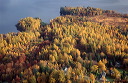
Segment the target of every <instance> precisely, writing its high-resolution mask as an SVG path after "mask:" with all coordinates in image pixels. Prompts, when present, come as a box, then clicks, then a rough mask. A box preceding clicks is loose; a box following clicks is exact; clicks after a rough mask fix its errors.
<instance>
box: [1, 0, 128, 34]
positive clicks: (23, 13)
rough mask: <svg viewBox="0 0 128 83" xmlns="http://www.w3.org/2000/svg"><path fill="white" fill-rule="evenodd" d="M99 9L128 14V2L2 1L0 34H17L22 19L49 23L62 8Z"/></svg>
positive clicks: (108, 0)
mask: <svg viewBox="0 0 128 83" xmlns="http://www.w3.org/2000/svg"><path fill="white" fill-rule="evenodd" d="M64 6H71V7H77V6H81V7H87V6H91V7H97V8H102V9H108V10H116V11H118V12H121V13H128V0H0V34H1V33H8V32H17V30H16V27H15V24H16V23H17V22H18V20H20V19H21V18H25V17H39V18H41V19H42V20H43V21H44V22H47V23H48V22H49V20H50V19H54V18H55V17H57V16H59V10H60V7H64Z"/></svg>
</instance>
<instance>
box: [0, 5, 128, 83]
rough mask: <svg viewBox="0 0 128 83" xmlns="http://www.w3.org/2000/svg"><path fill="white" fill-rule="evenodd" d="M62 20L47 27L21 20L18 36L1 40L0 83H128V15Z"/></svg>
mask: <svg viewBox="0 0 128 83" xmlns="http://www.w3.org/2000/svg"><path fill="white" fill-rule="evenodd" d="M67 9H68V10H67ZM87 10H88V11H87ZM62 11H63V12H62ZM65 11H66V12H65ZM104 12H105V13H104ZM60 14H61V15H62V16H59V17H57V18H55V19H53V20H51V21H50V24H45V23H43V22H42V21H41V19H39V18H32V17H27V18H24V19H21V20H20V21H19V22H18V23H17V25H16V26H17V29H18V30H20V31H21V32H18V33H8V34H0V39H1V40H0V81H1V82H9V83H10V82H16V83H18V82H23V83H90V82H91V83H95V82H99V83H100V82H104V83H105V82H106V81H110V82H122V83H123V82H128V18H127V14H125V15H123V14H119V13H116V12H114V11H109V10H102V9H99V8H91V7H88V8H81V7H77V8H72V7H66V9H65V8H64V7H63V8H61V11H60ZM34 26H35V27H34ZM106 79H107V80H106Z"/></svg>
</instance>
